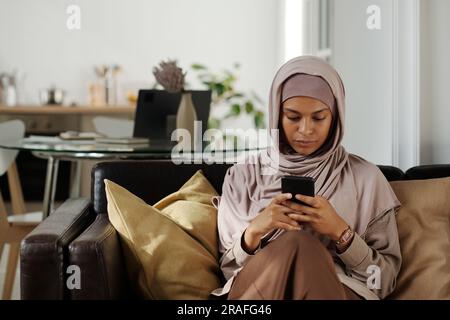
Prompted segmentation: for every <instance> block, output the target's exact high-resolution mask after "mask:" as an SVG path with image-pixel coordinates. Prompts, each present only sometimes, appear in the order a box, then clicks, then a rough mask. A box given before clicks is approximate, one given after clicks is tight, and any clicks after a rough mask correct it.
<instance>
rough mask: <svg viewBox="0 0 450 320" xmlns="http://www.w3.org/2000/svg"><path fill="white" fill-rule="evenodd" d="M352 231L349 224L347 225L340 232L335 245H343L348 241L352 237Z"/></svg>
mask: <svg viewBox="0 0 450 320" xmlns="http://www.w3.org/2000/svg"><path fill="white" fill-rule="evenodd" d="M353 234H354V231H353V230H352V228H350V226H348V227H347V228H346V229H345V230H344V231H343V232H342V234H341V236H340V237H339V239H338V240H337V241H336V245H337V246H343V245H346V244H348V243H349V242H350V240H351V239H352V238H353Z"/></svg>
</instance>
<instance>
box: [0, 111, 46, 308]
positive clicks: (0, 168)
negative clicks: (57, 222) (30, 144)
mask: <svg viewBox="0 0 450 320" xmlns="http://www.w3.org/2000/svg"><path fill="white" fill-rule="evenodd" d="M24 134H25V125H24V124H23V122H22V121H19V120H13V121H8V122H4V123H0V141H8V140H18V139H21V138H23V136H24ZM17 154H18V151H16V150H6V149H1V148H0V176H3V175H4V174H5V172H6V173H7V176H8V186H9V191H10V194H11V207H12V213H13V215H9V216H8V214H7V211H6V206H5V203H4V202H3V198H2V194H1V190H0V259H1V257H2V253H3V248H4V246H5V244H9V245H10V249H9V256H8V260H7V267H6V275H5V282H4V285H3V295H2V299H3V300H9V299H11V294H12V289H13V285H14V279H15V276H16V268H17V262H18V260H19V250H20V242H21V241H22V239H23V238H24V237H25V236H26V235H27V234H28V233H30V232H31V231H32V230H33V229H34V228H35V227H36V226H37V225H38V224H39V223H40V222H41V221H42V212H32V213H25V211H26V209H25V202H24V199H23V193H22V187H21V186H20V180H19V174H18V172H17V166H16V163H15V159H16V157H17Z"/></svg>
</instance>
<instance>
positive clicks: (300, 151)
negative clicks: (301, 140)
mask: <svg viewBox="0 0 450 320" xmlns="http://www.w3.org/2000/svg"><path fill="white" fill-rule="evenodd" d="M293 149H294V150H295V152H297V153H298V154H299V155H301V156H304V157H306V156H309V155H310V154H313V153H314V151H316V150H315V149H310V148H293Z"/></svg>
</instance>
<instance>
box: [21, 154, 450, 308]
mask: <svg viewBox="0 0 450 320" xmlns="http://www.w3.org/2000/svg"><path fill="white" fill-rule="evenodd" d="M230 166H231V164H214V165H207V164H190V165H175V164H173V163H172V162H170V161H155V160H153V161H113V162H103V163H99V164H97V165H96V166H95V167H94V168H93V170H92V186H91V190H92V194H91V199H90V200H88V199H69V200H67V201H66V202H65V203H64V204H63V205H61V206H60V207H59V208H58V209H57V210H56V211H55V212H53V213H52V214H51V215H50V216H49V217H48V218H47V219H46V220H45V221H43V222H42V223H41V224H40V225H39V226H38V227H37V228H36V229H35V230H34V231H33V232H31V233H30V234H29V235H28V236H27V237H26V238H25V239H24V240H23V242H22V244H21V253H20V255H21V262H20V263H21V265H20V266H21V298H22V299H69V300H79V299H130V298H134V295H133V290H132V288H130V285H129V282H128V281H127V273H126V270H125V263H124V260H123V256H122V250H121V247H120V242H119V238H118V234H117V233H116V231H115V229H114V228H113V226H112V225H111V223H110V222H109V220H108V215H107V201H106V195H105V189H104V184H103V179H109V180H112V181H114V182H116V183H118V184H120V185H121V186H123V187H125V188H127V189H128V190H130V191H131V192H133V193H134V194H136V195H137V196H139V197H140V198H142V199H144V200H145V201H146V202H147V203H149V204H154V203H155V202H157V201H158V200H160V199H161V198H163V197H164V196H166V195H168V194H170V193H172V192H174V191H176V190H178V189H179V188H180V187H181V186H182V185H183V184H184V183H185V182H186V181H187V180H188V179H189V178H190V177H191V176H192V175H193V174H194V173H195V172H196V171H197V170H199V169H202V170H203V172H204V174H205V176H206V177H207V178H208V180H209V181H210V182H211V184H212V185H213V186H214V187H215V188H216V190H217V191H218V192H219V193H221V190H222V184H223V178H224V176H225V172H226V170H227V169H228V167H230ZM378 167H379V168H380V170H381V171H382V172H383V174H384V175H385V177H386V178H387V179H388V180H389V181H394V180H405V179H407V180H415V179H431V178H440V177H448V176H450V164H448V165H427V166H425V165H424V166H418V167H414V168H411V169H409V170H407V171H406V172H403V171H402V170H400V169H399V168H396V167H391V166H378ZM70 265H76V266H78V267H80V271H81V273H80V276H81V277H80V283H81V286H80V288H79V289H77V288H75V289H69V288H68V286H67V283H66V282H67V280H68V277H69V276H70V275H71V273H70V272H68V267H69V266H70Z"/></svg>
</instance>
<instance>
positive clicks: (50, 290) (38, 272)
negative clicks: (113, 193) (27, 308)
mask: <svg viewBox="0 0 450 320" xmlns="http://www.w3.org/2000/svg"><path fill="white" fill-rule="evenodd" d="M93 218H94V216H93V212H92V210H91V205H90V201H89V200H88V199H83V198H79V199H69V200H67V201H65V202H64V203H63V204H62V205H61V206H60V207H59V208H58V209H57V210H56V211H55V212H53V213H52V214H51V215H50V216H49V217H47V218H46V219H45V220H44V221H42V222H41V223H40V224H39V225H38V226H37V227H36V228H35V229H34V230H33V231H32V232H31V233H30V234H29V235H27V236H26V237H25V238H24V239H23V240H22V243H21V249H20V289H21V299H54V300H56V299H65V298H67V295H68V290H67V289H66V283H65V281H66V278H67V274H66V268H67V266H68V257H67V248H68V245H69V243H70V242H71V241H72V240H73V239H75V238H76V237H77V236H78V235H79V234H80V233H81V232H82V231H83V230H84V229H86V227H87V226H89V224H91V223H92V221H93Z"/></svg>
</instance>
